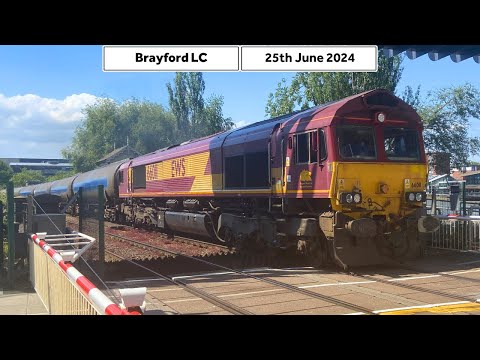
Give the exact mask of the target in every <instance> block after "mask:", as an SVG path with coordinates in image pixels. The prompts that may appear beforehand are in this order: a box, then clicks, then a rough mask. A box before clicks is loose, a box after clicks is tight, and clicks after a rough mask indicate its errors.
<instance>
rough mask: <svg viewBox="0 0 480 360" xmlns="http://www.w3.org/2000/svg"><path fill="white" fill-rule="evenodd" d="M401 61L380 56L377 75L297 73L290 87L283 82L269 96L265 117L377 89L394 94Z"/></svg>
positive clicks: (365, 73)
mask: <svg viewBox="0 0 480 360" xmlns="http://www.w3.org/2000/svg"><path fill="white" fill-rule="evenodd" d="M402 60H403V58H402V57H401V56H395V57H391V58H386V57H385V56H383V54H381V55H380V56H379V57H378V71H377V72H330V73H321V72H299V73H296V74H295V76H294V77H293V79H292V81H291V83H290V84H288V83H287V81H286V80H285V79H282V81H281V82H280V83H279V84H278V85H277V89H276V91H275V93H271V94H270V95H269V97H268V100H267V105H266V107H265V113H266V116H270V117H275V116H280V115H284V114H288V113H290V112H292V111H294V110H295V109H297V108H300V109H307V108H309V107H312V106H315V105H320V104H325V103H327V102H330V101H335V100H339V99H343V98H345V97H348V96H351V95H355V94H358V93H361V92H363V91H367V90H372V89H377V88H383V89H387V90H390V91H392V92H394V91H395V89H396V87H397V84H398V82H399V81H400V78H401V76H402V71H403V68H402V67H401V63H402Z"/></svg>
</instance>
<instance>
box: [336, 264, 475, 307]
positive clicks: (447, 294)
mask: <svg viewBox="0 0 480 360" xmlns="http://www.w3.org/2000/svg"><path fill="white" fill-rule="evenodd" d="M396 269H404V270H414V269H411V268H408V267H405V268H396ZM415 271H419V272H422V273H426V274H428V275H426V276H425V277H434V276H438V277H441V276H445V277H450V278H453V279H456V280H462V281H472V282H475V283H477V284H478V283H480V280H479V279H469V278H465V277H462V276H456V275H453V274H442V273H431V272H425V271H422V270H419V269H415ZM345 274H348V275H351V276H354V277H356V278H359V279H365V280H369V281H374V282H377V283H381V284H388V285H392V286H395V287H400V288H404V289H410V290H414V291H418V292H423V293H428V294H432V295H438V296H443V297H446V298H451V299H455V300H459V301H467V302H477V298H476V297H469V296H463V295H457V294H453V293H451V292H447V291H442V290H433V289H426V288H424V287H422V286H419V285H412V284H405V283H404V282H401V281H399V280H401V278H400V279H395V278H394V279H382V278H378V277H375V276H371V275H366V274H359V273H355V272H345ZM419 278H421V277H419Z"/></svg>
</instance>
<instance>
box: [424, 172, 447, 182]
mask: <svg viewBox="0 0 480 360" xmlns="http://www.w3.org/2000/svg"><path fill="white" fill-rule="evenodd" d="M445 176H450V175H449V174H443V175H435V176H433V177H432V178H430V179H428V182H433V181H437V180H440V179H441V178H443V177H445Z"/></svg>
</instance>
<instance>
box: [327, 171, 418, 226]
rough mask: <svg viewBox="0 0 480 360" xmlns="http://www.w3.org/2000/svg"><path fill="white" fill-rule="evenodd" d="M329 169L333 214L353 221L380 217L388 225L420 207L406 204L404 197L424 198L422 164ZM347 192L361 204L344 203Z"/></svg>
mask: <svg viewBox="0 0 480 360" xmlns="http://www.w3.org/2000/svg"><path fill="white" fill-rule="evenodd" d="M331 169H332V180H331V184H330V194H329V195H330V199H331V204H332V209H333V210H334V211H340V212H343V213H344V214H345V215H348V216H349V217H352V218H354V219H359V218H365V217H372V216H375V215H380V216H382V215H384V216H385V219H386V220H387V221H388V222H390V221H396V220H398V219H399V218H403V217H405V216H408V215H410V214H411V213H413V212H414V211H415V209H418V208H419V207H422V201H408V200H407V199H406V195H405V194H406V193H410V192H413V193H422V192H423V196H424V192H425V185H426V179H427V165H426V164H411V163H410V164H409V163H391V162H389V163H385V162H384V163H378V162H376V163H367V162H365V163H363V162H362V163H360V162H335V163H332V167H331ZM348 193H352V194H356V193H359V194H360V195H361V201H360V202H358V203H355V202H353V201H352V203H346V201H345V194H348ZM342 194H343V195H342ZM357 199H358V197H357Z"/></svg>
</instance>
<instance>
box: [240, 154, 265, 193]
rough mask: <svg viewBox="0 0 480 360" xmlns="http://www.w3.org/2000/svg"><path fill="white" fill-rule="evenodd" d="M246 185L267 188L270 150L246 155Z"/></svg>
mask: <svg viewBox="0 0 480 360" xmlns="http://www.w3.org/2000/svg"><path fill="white" fill-rule="evenodd" d="M245 170H246V171H245V187H247V188H253V189H255V188H267V187H269V186H270V185H269V182H268V152H266V151H265V152H257V153H253V154H247V155H245Z"/></svg>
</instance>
